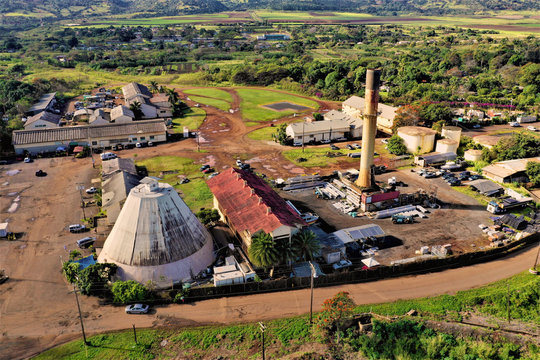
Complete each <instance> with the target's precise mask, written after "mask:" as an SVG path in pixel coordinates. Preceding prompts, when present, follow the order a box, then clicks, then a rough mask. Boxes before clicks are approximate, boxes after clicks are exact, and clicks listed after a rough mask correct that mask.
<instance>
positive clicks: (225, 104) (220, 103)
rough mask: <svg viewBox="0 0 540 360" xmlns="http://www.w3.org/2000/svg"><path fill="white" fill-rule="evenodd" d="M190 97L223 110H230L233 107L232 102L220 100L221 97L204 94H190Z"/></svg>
mask: <svg viewBox="0 0 540 360" xmlns="http://www.w3.org/2000/svg"><path fill="white" fill-rule="evenodd" d="M189 98H190V99H191V100H193V101H195V102H198V103H200V104H203V105H209V106H213V107H215V108H217V109H220V110H223V111H229V109H230V108H231V104H230V103H228V102H226V101H223V100H219V99H214V98H209V97H203V96H190V97H189Z"/></svg>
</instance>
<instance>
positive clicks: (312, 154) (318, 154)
mask: <svg viewBox="0 0 540 360" xmlns="http://www.w3.org/2000/svg"><path fill="white" fill-rule="evenodd" d="M360 151H361V150H345V149H340V150H331V149H330V148H329V147H319V148H305V149H304V151H303V152H302V148H297V149H292V150H287V151H284V152H283V156H285V158H286V159H287V160H289V161H291V162H293V163H295V164H296V165H298V166H303V167H306V168H311V167H323V166H327V165H330V164H335V163H337V162H340V161H347V162H351V163H356V162H358V163H359V162H360V158H352V157H349V156H347V154H350V153H359V152H360ZM329 154H332V155H334V156H332V155H331V156H328V155H329ZM301 158H304V159H306V161H298V159H301Z"/></svg>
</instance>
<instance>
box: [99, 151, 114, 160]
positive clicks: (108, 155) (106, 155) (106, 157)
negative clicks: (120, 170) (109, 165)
mask: <svg viewBox="0 0 540 360" xmlns="http://www.w3.org/2000/svg"><path fill="white" fill-rule="evenodd" d="M100 157H101V160H102V161H105V160H112V159H116V158H117V157H118V156H116V154H115V153H112V152H106V153H103V154H101V155H100Z"/></svg>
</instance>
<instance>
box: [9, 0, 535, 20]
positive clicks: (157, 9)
mask: <svg viewBox="0 0 540 360" xmlns="http://www.w3.org/2000/svg"><path fill="white" fill-rule="evenodd" d="M264 8H267V9H275V10H303V11H353V12H361V13H369V14H374V15H398V14H402V13H406V14H411V13H413V14H419V15H449V14H468V15H471V14H474V13H487V12H492V11H501V10H514V11H520V10H540V1H536V0H2V1H0V15H1V14H6V13H11V15H13V13H15V14H16V15H17V14H20V16H29V14H30V15H36V14H39V15H40V16H46V17H54V18H58V19H69V18H73V17H85V16H99V15H107V14H129V13H137V14H139V15H142V16H153V15H155V16H172V15H179V14H193V13H216V12H221V11H226V10H252V9H264Z"/></svg>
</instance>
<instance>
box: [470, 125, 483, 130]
mask: <svg viewBox="0 0 540 360" xmlns="http://www.w3.org/2000/svg"><path fill="white" fill-rule="evenodd" d="M481 127H482V125H480V124H474V125H473V127H472V128H473V129H480V128H481Z"/></svg>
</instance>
